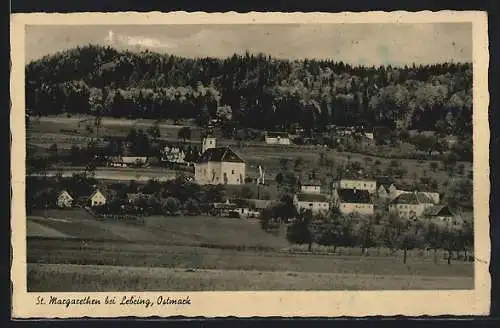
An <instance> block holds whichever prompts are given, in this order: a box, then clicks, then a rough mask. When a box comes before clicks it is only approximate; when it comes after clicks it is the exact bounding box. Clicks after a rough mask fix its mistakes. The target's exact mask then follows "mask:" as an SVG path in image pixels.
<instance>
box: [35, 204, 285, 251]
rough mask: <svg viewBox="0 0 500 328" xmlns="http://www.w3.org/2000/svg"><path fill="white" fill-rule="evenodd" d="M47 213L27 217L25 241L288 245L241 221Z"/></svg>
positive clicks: (213, 245) (252, 245) (242, 245)
mask: <svg viewBox="0 0 500 328" xmlns="http://www.w3.org/2000/svg"><path fill="white" fill-rule="evenodd" d="M49 212H50V213H47V217H41V216H30V217H28V223H27V224H28V232H29V233H28V237H45V238H70V237H73V238H79V239H85V240H96V241H98V240H103V241H104V240H105V241H117V242H133V243H150V244H177V245H198V246H200V245H202V246H203V245H204V246H209V247H224V248H233V247H238V248H241V247H249V248H252V247H257V248H274V249H281V248H285V247H288V245H289V244H288V242H287V241H286V239H285V238H284V233H283V234H280V235H279V236H274V235H271V234H268V233H266V232H264V231H262V230H261V228H260V226H259V224H258V222H251V221H247V220H241V219H227V218H216V217H206V216H199V217H162V216H155V217H148V218H145V219H144V222H143V223H142V224H130V223H126V222H112V221H98V220H96V219H95V218H93V217H92V216H91V215H90V214H89V213H87V212H85V211H84V210H73V211H57V210H53V211H49ZM30 231H31V233H30Z"/></svg>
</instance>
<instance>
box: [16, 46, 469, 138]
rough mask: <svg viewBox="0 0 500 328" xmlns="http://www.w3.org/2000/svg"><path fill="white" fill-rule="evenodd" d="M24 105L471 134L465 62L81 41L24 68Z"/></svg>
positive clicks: (40, 110) (272, 124) (258, 124)
mask: <svg viewBox="0 0 500 328" xmlns="http://www.w3.org/2000/svg"><path fill="white" fill-rule="evenodd" d="M26 98H27V99H26V103H27V108H28V109H30V110H32V111H33V112H34V113H36V114H41V115H47V114H60V113H85V114H97V113H99V114H101V115H103V116H114V117H132V118H137V117H144V118H155V119H160V118H163V119H167V118H168V119H174V120H175V119H179V118H195V119H197V121H198V122H199V123H200V124H202V123H203V122H205V121H206V120H207V119H208V118H209V117H210V116H214V115H215V113H216V111H217V107H218V106H223V105H229V106H231V108H232V119H233V120H234V121H236V122H238V124H239V125H240V126H242V127H252V128H261V129H277V128H283V129H285V128H288V127H290V126H291V125H292V124H293V123H297V122H300V123H301V125H302V127H304V128H306V129H311V128H316V129H319V130H321V129H322V128H324V127H325V126H326V125H328V124H336V125H352V124H364V125H365V126H366V125H367V126H374V125H385V126H390V127H394V126H397V127H400V128H403V129H418V130H434V131H437V132H439V133H451V132H452V131H453V133H454V134H457V135H461V136H464V135H470V134H471V133H472V64H471V63H443V64H439V65H432V66H414V65H413V66H410V67H390V66H387V67H353V66H350V65H347V64H345V63H342V62H333V61H324V60H301V61H290V60H281V59H274V58H270V57H267V56H265V55H263V54H258V55H252V54H249V53H247V54H246V55H243V56H238V55H234V56H232V57H230V58H226V59H217V58H195V59H192V58H181V57H176V56H171V55H165V54H158V53H152V52H142V53H134V52H119V51H117V50H114V49H112V48H109V47H102V46H95V45H88V46H85V47H79V48H76V49H72V50H69V51H66V52H62V53H57V54H55V55H52V56H47V57H44V58H42V59H40V60H37V61H34V62H31V63H29V64H28V65H27V66H26Z"/></svg>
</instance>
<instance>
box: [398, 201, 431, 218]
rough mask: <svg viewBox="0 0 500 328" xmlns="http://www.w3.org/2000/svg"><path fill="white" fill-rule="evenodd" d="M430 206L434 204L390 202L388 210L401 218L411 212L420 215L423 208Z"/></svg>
mask: <svg viewBox="0 0 500 328" xmlns="http://www.w3.org/2000/svg"><path fill="white" fill-rule="evenodd" d="M432 206H434V204H390V205H389V211H390V212H394V213H397V214H398V215H399V216H400V217H403V218H409V217H410V216H411V214H413V213H414V214H415V216H416V217H421V216H422V214H423V213H424V211H425V209H426V208H429V207H432Z"/></svg>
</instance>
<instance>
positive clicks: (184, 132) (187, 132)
mask: <svg viewBox="0 0 500 328" xmlns="http://www.w3.org/2000/svg"><path fill="white" fill-rule="evenodd" d="M177 138H179V139H182V140H183V141H184V142H186V140H190V139H191V129H190V128H189V127H187V126H185V127H182V128H180V129H179V132H178V133H177Z"/></svg>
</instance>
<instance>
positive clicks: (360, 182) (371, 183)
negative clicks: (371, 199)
mask: <svg viewBox="0 0 500 328" xmlns="http://www.w3.org/2000/svg"><path fill="white" fill-rule="evenodd" d="M335 187H336V188H338V189H356V190H366V191H368V193H369V194H370V195H371V194H374V193H376V191H377V181H375V180H365V179H348V178H342V179H340V180H339V181H338V182H337V183H336V185H335Z"/></svg>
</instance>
